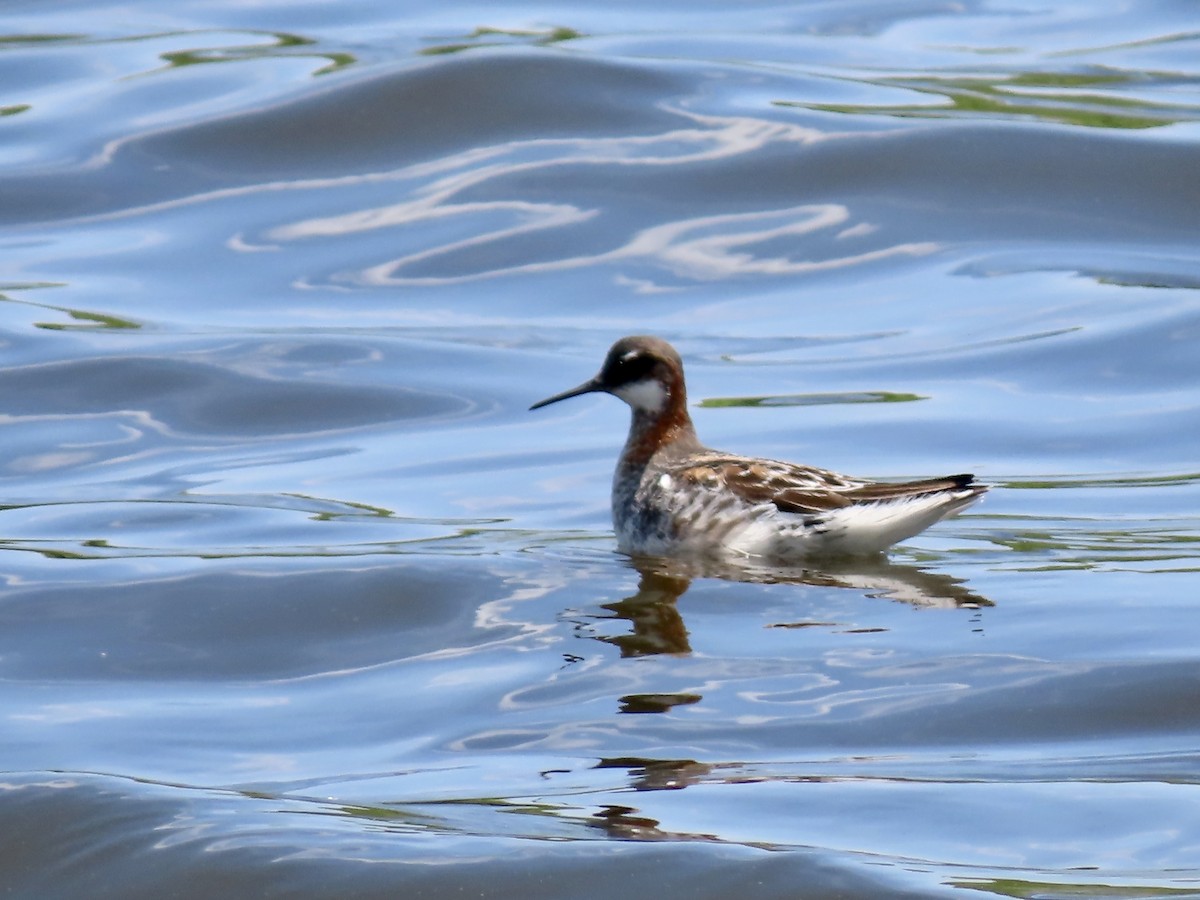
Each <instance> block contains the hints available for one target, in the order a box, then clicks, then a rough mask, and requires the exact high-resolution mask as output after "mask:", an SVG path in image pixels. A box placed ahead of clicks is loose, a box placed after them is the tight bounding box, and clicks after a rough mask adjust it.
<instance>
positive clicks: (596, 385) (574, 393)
mask: <svg viewBox="0 0 1200 900" xmlns="http://www.w3.org/2000/svg"><path fill="white" fill-rule="evenodd" d="M602 390H604V388H603V387H601V386H600V379H599V377H596V378H593V379H591V380H589V381H585V382H584V383H583V384H581V385H579V387H573V388H571V389H570V390H569V391H563V392H562V393H561V394H555V395H554V396H553V397H547V398H546V399H545V400H539V401H538V402H537V403H535V404H533V406H531V407H529V408H530V409H531V410H534V409H541V408H542V407H543V406H549V405H550V404H551V403H557V402H558V401H559V400H567V399H569V398H571V397H578V396H579V395H580V394H594V393H595V392H596V391H602Z"/></svg>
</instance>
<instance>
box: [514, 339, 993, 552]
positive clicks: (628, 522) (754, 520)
mask: <svg viewBox="0 0 1200 900" xmlns="http://www.w3.org/2000/svg"><path fill="white" fill-rule="evenodd" d="M595 392H603V393H607V394H612V395H613V396H615V397H618V398H620V399H621V400H624V401H625V403H627V404H628V405H629V407H630V409H631V410H632V418H631V421H630V426H629V437H628V439H627V440H626V442H625V448H624V449H623V450H622V451H621V456H620V458H619V459H618V461H617V468H616V472H615V473H614V475H613V485H612V516H613V526H614V528H615V530H616V534H617V547H618V549H619V550H621V551H622V552H624V553H628V554H630V555H633V556H640V555H648V556H673V555H697V554H699V555H708V554H713V555H718V556H727V557H731V558H732V557H758V558H763V559H766V560H770V561H775V562H783V563H787V562H799V561H802V560H805V559H808V558H811V557H814V556H865V555H874V554H879V553H881V552H883V551H884V550H885V549H887V548H888V547H890V546H892V545H893V544H895V543H896V542H898V541H902V540H905V539H906V538H910V537H912V536H913V535H915V534H918V533H919V532H922V531H924V530H925V529H926V528H928V527H929V526H930V525H932V524H934V523H935V522H938V521H940V520H941V519H944V518H946V517H947V516H950V515H953V514H955V513H957V512H960V511H961V510H963V509H965V508H966V507H967V506H970V505H971V504H972V503H974V502H975V501H976V500H978V499H979V498H980V497H981V496H983V494H984V493H985V492H986V491H987V486H986V485H983V484H979V483H977V482H976V481H975V476H973V475H946V476H943V477H941V478H929V479H925V480H922V481H906V482H900V483H895V484H892V483H886V482H877V481H868V480H865V479H861V478H850V477H848V476H845V475H839V474H838V473H836V472H831V471H828V470H826V469H818V468H814V467H812V466H806V465H800V464H797V463H790V462H781V461H778V460H774V459H759V458H755V457H749V456H736V455H734V454H730V453H722V452H720V451H718V450H711V449H709V448H708V447H705V446H704V445H703V444H701V443H700V440H699V438H697V437H696V428H695V426H694V425H693V424H692V418H691V416H690V415H689V414H688V409H687V387H686V384H685V382H684V376H683V361H682V360H681V359H680V357H679V354H678V353H677V352H676V351H675V348H674V347H672V346H671V345H670V344H668V343H667V342H666V341H664V340H661V339H660V338H656V337H647V336H632V337H624V338H621V339H620V340H619V341H617V342H616V343H615V344H613V346H612V348H611V349H610V350H609V351H608V356H607V357H606V358H605V360H604V365H603V366H602V367H601V369H600V372H599V373H598V374H597V375H596V376H595V377H593V378H591V379H590V380H588V381H585V382H584V383H583V384H581V385H579V386H578V387H574V388H571V389H570V390H568V391H563V392H562V393H560V394H555V395H554V396H552V397H547V398H546V399H545V400H542V401H540V402H538V403H535V404H533V406H531V407H530V409H531V410H534V409H540V408H542V407H543V406H549V405H550V404H551V403H558V402H559V401H560V400H566V399H568V398H569V397H578V396H580V395H581V394H590V393H595Z"/></svg>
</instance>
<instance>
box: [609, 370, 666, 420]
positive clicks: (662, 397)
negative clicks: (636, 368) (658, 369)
mask: <svg viewBox="0 0 1200 900" xmlns="http://www.w3.org/2000/svg"><path fill="white" fill-rule="evenodd" d="M613 395H614V396H617V397H620V398H621V399H622V400H624V401H625V402H626V403H628V404H629V405H630V406H632V407H633V408H634V410H636V411H637V412H647V413H656V412H662V409H663V407H664V406H666V405H667V390H666V388H664V387H663V386H662V382H660V381H659V380H658V379H657V378H643V379H642V380H641V381H634V382H632V383H631V384H623V385H621V386H620V387H619V388H615V389H614V390H613Z"/></svg>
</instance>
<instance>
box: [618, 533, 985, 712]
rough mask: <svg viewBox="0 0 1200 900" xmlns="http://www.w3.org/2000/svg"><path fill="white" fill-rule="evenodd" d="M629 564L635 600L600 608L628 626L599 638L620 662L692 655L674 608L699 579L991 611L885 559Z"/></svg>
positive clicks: (961, 587) (640, 699)
mask: <svg viewBox="0 0 1200 900" xmlns="http://www.w3.org/2000/svg"><path fill="white" fill-rule="evenodd" d="M632 564H633V567H634V568H635V569H637V571H638V575H639V579H638V589H637V593H635V594H632V595H630V596H628V597H626V598H624V599H623V600H618V601H617V602H615V603H606V604H604V606H603V608H604V609H606V610H608V611H609V612H611V613H612V614H613V615H612V616H611V617H609V618H613V619H625V620H626V621H628V622H629V623H630V625H631V626H632V630H631V631H629V632H628V633H625V634H619V635H605V636H599V637H598V638H597V639H598V640H600V641H603V642H604V643H607V644H612V645H613V646H615V647H617V648H619V649H620V651H621V656H622V657H638V656H652V655H657V654H685V653H691V652H692V646H691V643H690V642H689V639H688V630H687V626H686V625H685V624H684V621H683V616H682V615H681V614H680V612H679V609H678V607H677V605H676V604H677V601H678V600H679V598H680V597H682V596H683V595H684V593H685V592H686V591H687V589H688V587H689V586H690V585H691V583H692V581H693V580H694V579H696V578H720V579H723V580H726V581H742V582H749V583H753V584H806V585H812V586H814V587H834V588H847V589H850V590H855V591H861V592H863V593H865V594H866V595H867V596H868V597H878V598H881V599H887V600H896V601H900V602H904V603H909V604H912V605H913V606H917V607H928V608H940V609H979V608H981V607H986V606H992V605H993V604H992V601H990V600H988V599H987V598H986V597H983V596H981V595H979V594H977V593H975V592H974V591H972V590H971V589H970V588H968V587H967V586H966V585H965V583H964V582H963V580H962V579H959V578H953V577H951V576H949V575H943V574H941V573H938V572H927V571H925V570H924V569H920V568H918V567H916V566H907V565H901V564H898V563H893V562H891V561H890V560H888V559H887V558H886V557H882V556H881V557H879V558H873V559H865V560H864V559H855V560H846V561H835V562H828V561H827V562H824V563H823V564H822V565H821V567H819V568H817V567H812V568H796V567H787V566H769V565H762V564H757V563H753V562H750V561H745V562H741V563H731V562H727V561H721V562H717V561H708V560H680V559H666V558H660V557H635V558H634V559H633V560H632ZM800 624H805V625H808V624H813V623H800ZM655 696H658V695H655ZM664 696H665V695H664ZM621 699H622V702H623V703H625V705H626V707H628V711H630V712H647V711H664V710H665V709H668V708H670V707H671V706H675V705H678V704H680V703H688V702H693V703H694V702H695V701H696V699H698V698H690V697H686V696H685V695H674V694H673V695H670V697H669V698H668V699H669V700H670V702H666V701H665V700H659V701H653V698H652V697H651V696H650V695H635V696H631V697H623V698H621Z"/></svg>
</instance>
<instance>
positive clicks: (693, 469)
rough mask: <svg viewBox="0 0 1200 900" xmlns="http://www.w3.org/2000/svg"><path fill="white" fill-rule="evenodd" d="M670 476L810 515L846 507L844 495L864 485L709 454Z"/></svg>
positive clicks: (793, 468)
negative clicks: (723, 489)
mask: <svg viewBox="0 0 1200 900" xmlns="http://www.w3.org/2000/svg"><path fill="white" fill-rule="evenodd" d="M688 463H689V464H688V465H686V466H683V467H681V468H680V469H679V470H677V471H676V472H674V473H673V475H674V476H675V477H676V478H678V479H680V480H681V481H682V482H684V483H685V484H690V485H693V486H696V487H707V488H710V489H713V490H720V489H721V488H725V489H727V490H728V491H730V493H732V494H733V495H734V496H736V497H738V498H739V499H741V500H743V501H744V502H746V503H749V504H750V505H751V506H760V505H763V504H768V503H769V504H773V505H774V506H775V507H776V508H777V509H779V510H780V511H782V512H789V513H797V514H799V515H812V514H814V513H821V512H827V511H829V510H831V509H840V508H842V507H845V506H849V505H850V504H851V503H852V502H853V501H852V500H850V499H848V498H847V496H846V494H847V493H848V492H852V491H854V490H856V489H862V488H865V487H867V486H868V485H867V483H866V482H863V481H858V480H855V479H851V478H846V477H845V476H844V475H838V474H837V473H836V472H829V471H826V470H825V469H816V468H812V467H809V466H798V465H794V464H791V463H785V462H777V461H775V460H766V459H747V458H746V457H742V456H726V455H719V454H712V455H710V456H709V457H708V458H706V459H703V460H702V461H701V462H699V463H697V462H696V460H695V459H694V458H693V459H691V460H689V461H688Z"/></svg>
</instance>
